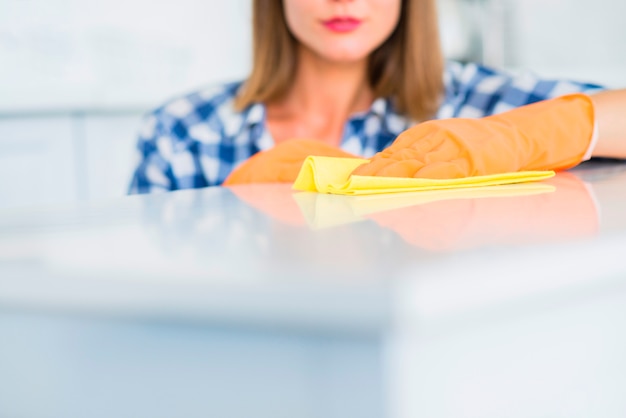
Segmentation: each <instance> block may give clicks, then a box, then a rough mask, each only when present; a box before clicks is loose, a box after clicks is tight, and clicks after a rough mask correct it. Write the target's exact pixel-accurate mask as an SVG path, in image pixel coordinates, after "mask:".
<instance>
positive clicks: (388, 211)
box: [232, 172, 599, 252]
mask: <svg viewBox="0 0 626 418" xmlns="http://www.w3.org/2000/svg"><path fill="white" fill-rule="evenodd" d="M232 191H233V193H234V194H235V195H237V196H238V197H239V198H240V199H241V200H243V201H244V202H246V203H247V204H249V205H250V206H252V207H254V208H256V209H258V210H259V211H261V212H263V213H265V214H266V215H268V216H270V217H271V218H272V219H274V220H276V221H279V222H280V223H283V224H286V225H292V226H304V225H307V226H308V228H309V229H312V230H316V231H322V230H326V229H329V228H336V227H340V226H346V225H349V224H352V223H355V222H364V221H368V220H369V221H373V222H375V224H376V225H378V226H379V227H382V228H383V230H388V231H392V232H393V233H394V234H395V235H397V236H399V237H401V239H402V240H403V241H404V242H406V243H408V244H411V245H412V246H414V247H418V248H420V249H423V250H427V251H429V252H430V251H432V252H445V251H453V250H464V249H470V248H476V247H484V246H494V245H521V244H528V243H546V242H556V241H564V240H573V239H578V238H583V237H588V236H593V235H594V234H596V233H597V232H598V230H599V221H598V213H597V208H596V204H595V202H594V198H593V196H592V194H591V192H590V189H589V187H588V186H587V185H586V184H585V183H584V182H583V181H581V180H580V179H579V178H577V177H576V176H575V175H573V174H571V173H567V172H562V173H559V174H558V175H557V176H556V177H554V178H552V179H550V180H546V181H543V182H541V183H529V184H513V185H503V186H493V187H480V188H470V189H456V190H443V191H433V192H416V193H399V194H390V195H376V196H334V195H326V194H319V193H295V194H292V192H290V191H289V190H288V189H287V188H286V187H285V186H284V185H262V186H259V185H257V186H237V187H233V188H232Z"/></svg>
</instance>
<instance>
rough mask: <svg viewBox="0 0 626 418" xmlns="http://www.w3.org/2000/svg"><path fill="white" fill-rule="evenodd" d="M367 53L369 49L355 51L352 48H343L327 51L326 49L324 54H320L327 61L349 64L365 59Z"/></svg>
mask: <svg viewBox="0 0 626 418" xmlns="http://www.w3.org/2000/svg"><path fill="white" fill-rule="evenodd" d="M369 54H370V51H358V52H357V51H354V50H351V51H345V50H340V51H328V50H327V51H325V53H324V54H322V57H324V58H325V59H327V60H328V61H332V62H336V63H342V64H350V63H354V62H359V61H362V60H364V59H366V58H367V57H368V55H369Z"/></svg>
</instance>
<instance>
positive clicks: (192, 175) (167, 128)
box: [129, 62, 602, 193]
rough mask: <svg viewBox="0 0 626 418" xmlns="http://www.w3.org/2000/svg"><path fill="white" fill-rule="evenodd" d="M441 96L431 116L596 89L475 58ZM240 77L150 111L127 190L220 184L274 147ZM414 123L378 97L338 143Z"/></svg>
mask: <svg viewBox="0 0 626 418" xmlns="http://www.w3.org/2000/svg"><path fill="white" fill-rule="evenodd" d="M444 83H445V98H444V100H443V103H442V105H441V107H440V108H439V110H438V112H437V115H436V118H437V119H441V118H452V117H465V118H480V117H483V116H488V115H491V114H495V113H500V112H504V111H507V110H511V109H514V108H516V107H519V106H522V105H526V104H530V103H534V102H537V101H540V100H545V99H549V98H553V97H558V96H562V95H564V94H568V93H574V92H583V93H594V92H597V91H600V90H601V89H602V88H601V87H600V86H597V85H593V84H586V83H578V82H572V81H563V80H542V79H539V78H537V77H536V76H534V75H532V74H530V73H524V74H521V75H515V76H514V75H511V74H508V73H505V72H499V71H495V70H493V69H490V68H486V67H483V66H480V65H477V64H460V63H457V62H449V63H448V64H447V66H446V70H445V73H444ZM241 84H242V83H232V84H227V85H223V86H219V87H216V88H212V89H207V90H202V91H199V92H195V93H192V94H189V95H186V96H184V97H180V98H177V99H174V100H172V101H170V102H169V103H167V104H165V105H164V106H162V107H160V108H159V109H157V110H155V111H154V112H152V113H151V114H149V115H148V116H147V117H146V118H145V120H144V122H143V126H142V128H141V130H140V133H139V140H138V144H137V149H138V152H139V155H138V156H139V158H138V159H139V161H138V164H137V168H136V170H135V173H134V175H133V179H132V183H131V186H130V190H129V192H130V193H149V192H154V191H165V190H178V189H189V188H197V187H206V186H216V185H220V184H222V182H223V181H224V179H226V177H227V176H228V175H229V174H230V172H231V171H232V170H233V169H234V168H235V167H237V165H239V164H240V163H242V162H243V161H245V160H246V159H248V158H249V157H251V156H252V155H254V154H255V153H257V152H259V151H263V150H267V149H269V148H272V146H273V145H274V141H273V139H272V137H271V134H270V133H269V131H268V130H267V127H266V125H265V107H264V106H263V104H261V103H255V104H253V105H251V106H249V107H248V108H246V109H244V110H243V111H241V112H238V111H236V110H235V109H234V107H233V102H234V98H235V96H236V94H237V91H238V89H239V87H240V86H241ZM415 123H416V122H415V121H413V120H411V119H410V118H407V117H406V116H404V115H402V114H399V113H397V112H395V111H394V108H393V105H392V101H391V100H390V99H389V98H378V99H376V100H375V101H374V102H373V103H372V106H371V107H370V109H369V110H368V111H367V112H364V113H358V114H354V115H352V116H351V117H350V119H349V120H348V121H347V122H346V125H345V127H344V132H343V138H342V140H341V148H342V149H343V150H345V151H348V152H350V153H353V154H356V155H360V156H363V157H365V158H368V157H371V156H373V155H374V154H375V153H377V152H379V151H381V150H383V149H384V148H386V147H387V146H388V145H390V144H391V142H393V140H394V139H395V138H396V136H398V134H400V133H401V132H402V131H404V130H406V129H407V128H409V127H410V126H411V125H414V124H415Z"/></svg>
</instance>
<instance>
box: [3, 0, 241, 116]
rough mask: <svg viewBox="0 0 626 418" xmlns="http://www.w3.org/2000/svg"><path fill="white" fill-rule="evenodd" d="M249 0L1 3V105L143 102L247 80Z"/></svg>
mask: <svg viewBox="0 0 626 418" xmlns="http://www.w3.org/2000/svg"><path fill="white" fill-rule="evenodd" d="M248 6H249V2H248V0H228V1H219V0H203V1H198V0H176V1H172V0H106V1H103V0H0V63H2V65H0V80H2V81H1V82H0V111H2V110H4V111H16V110H33V109H36V110H47V109H60V108H64V109H84V108H94V107H95V108H114V109H119V108H129V107H132V108H144V107H150V106H153V105H154V104H156V103H158V102H160V101H163V100H164V99H165V98H166V97H168V96H170V95H171V94H173V93H174V92H182V91H186V90H190V89H194V88H197V87H198V86H200V85H203V84H206V83H210V82H214V81H223V80H232V79H238V78H242V77H244V76H245V75H246V74H247V72H248V67H249V43H250V42H249V36H250V24H249V19H250V13H249V10H248V9H249V7H248Z"/></svg>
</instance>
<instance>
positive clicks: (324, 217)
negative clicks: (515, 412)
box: [0, 162, 626, 332]
mask: <svg viewBox="0 0 626 418" xmlns="http://www.w3.org/2000/svg"><path fill="white" fill-rule="evenodd" d="M535 186H537V185H536V184H533V185H531V186H529V185H519V186H510V187H507V188H504V189H502V190H493V189H481V190H476V191H473V192H471V193H474V194H473V195H471V194H470V195H467V193H464V192H461V193H462V195H459V194H458V193H459V192H456V193H457V194H412V195H407V194H405V195H398V196H386V197H375V198H367V197H365V198H358V197H345V196H330V195H319V194H299V193H294V192H292V191H291V190H290V189H289V187H288V186H284V185H263V186H252V187H251V186H245V187H244V186H239V187H237V188H232V189H229V188H208V189H201V190H189V191H179V192H174V193H167V194H160V195H152V196H132V197H126V198H121V199H116V200H109V201H100V202H95V203H89V204H84V205H80V206H76V207H71V208H41V209H24V210H21V211H4V212H1V214H0V304H1V305H2V306H5V307H12V308H15V309H18V310H23V309H26V310H28V309H36V310H42V309H43V310H52V311H55V310H56V311H58V310H61V311H63V312H67V311H79V312H96V313H104V314H112V315H116V316H119V315H122V316H123V315H139V316H151V317H166V318H170V317H174V318H189V319H194V320H198V319H199V320H208V321H212V322H213V321H218V322H223V321H225V322H228V323H229V322H233V321H234V322H243V323H246V324H257V323H259V324H269V325H272V326H276V325H277V326H296V327H300V328H301V327H303V326H314V327H330V328H337V327H339V328H341V329H347V328H351V329H354V330H355V331H364V330H365V331H368V332H371V331H380V330H381V329H382V328H383V327H385V326H386V325H388V324H389V323H390V321H391V320H392V319H394V318H395V319H398V318H403V319H406V320H409V321H412V320H416V319H419V318H424V317H433V316H435V317H437V316H441V315H443V316H448V315H450V314H455V313H462V312H466V311H468V310H472V309H478V308H480V309H482V308H484V307H485V306H490V305H493V304H496V305H497V304H501V303H503V302H505V301H507V300H515V299H519V298H523V297H525V296H527V295H532V294H538V293H546V292H552V291H554V290H555V289H557V290H561V289H568V288H574V287H580V286H587V285H589V284H590V283H596V282H599V281H600V282H601V281H603V280H615V278H616V277H619V278H620V279H621V280H626V261H625V259H624V255H625V254H626V216H625V215H624V214H625V213H626V164H625V163H615V162H601V163H595V162H592V163H588V164H585V165H583V166H581V167H579V168H578V169H576V170H573V171H571V172H568V173H560V174H558V175H557V177H556V178H555V179H553V180H550V181H547V182H544V183H542V184H540V185H539V186H540V188H539V189H537V188H536V187H535ZM528 187H531V188H530V189H528ZM476 193H477V194H476ZM471 196H474V197H471ZM504 277H506V280H503V278H504Z"/></svg>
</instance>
